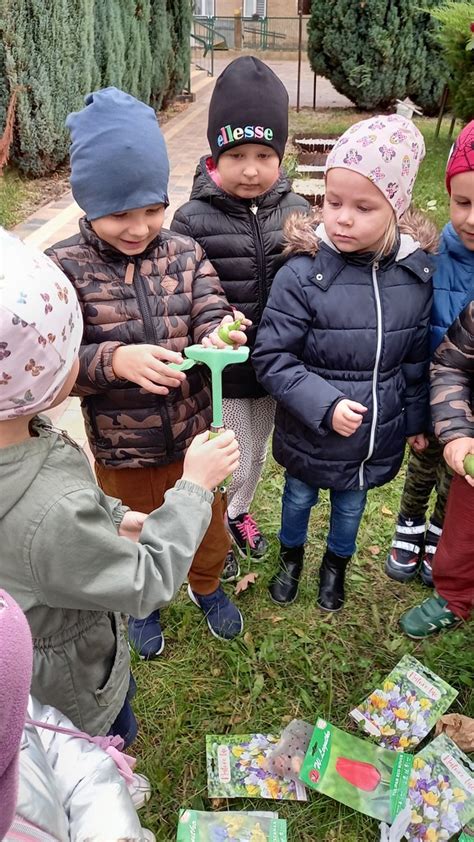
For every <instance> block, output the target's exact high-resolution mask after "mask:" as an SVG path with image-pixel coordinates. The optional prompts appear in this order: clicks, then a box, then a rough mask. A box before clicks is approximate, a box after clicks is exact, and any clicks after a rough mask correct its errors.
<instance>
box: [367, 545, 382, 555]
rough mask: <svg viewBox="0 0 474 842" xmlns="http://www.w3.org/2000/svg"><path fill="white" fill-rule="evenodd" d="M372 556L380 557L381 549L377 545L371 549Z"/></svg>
mask: <svg viewBox="0 0 474 842" xmlns="http://www.w3.org/2000/svg"><path fill="white" fill-rule="evenodd" d="M369 553H370V555H380V547H378V546H377V544H373V546H372V547H369Z"/></svg>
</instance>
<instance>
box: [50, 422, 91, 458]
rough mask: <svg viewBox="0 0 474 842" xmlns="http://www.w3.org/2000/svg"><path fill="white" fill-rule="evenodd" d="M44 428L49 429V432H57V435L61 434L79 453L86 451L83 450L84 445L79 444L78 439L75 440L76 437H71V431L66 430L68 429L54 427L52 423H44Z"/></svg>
mask: <svg viewBox="0 0 474 842" xmlns="http://www.w3.org/2000/svg"><path fill="white" fill-rule="evenodd" d="M42 429H43V430H47V431H48V432H49V433H56V434H57V435H59V436H61V438H63V439H64V440H65V441H67V443H68V444H70V445H71V446H72V447H73V448H74V449H75V450H77V451H78V452H79V453H83V452H84V451H83V450H82V447H80V446H79V445H78V443H77V441H74V439H72V438H71V436H70V435H69V433H67V432H66V430H60V429H59V427H53V425H52V424H43V425H42Z"/></svg>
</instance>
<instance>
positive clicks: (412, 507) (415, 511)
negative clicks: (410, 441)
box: [400, 436, 452, 526]
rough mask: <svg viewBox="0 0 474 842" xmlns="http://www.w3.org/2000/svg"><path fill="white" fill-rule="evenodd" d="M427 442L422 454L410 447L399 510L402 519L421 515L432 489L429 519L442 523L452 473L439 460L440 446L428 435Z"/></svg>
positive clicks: (425, 508) (425, 509)
mask: <svg viewBox="0 0 474 842" xmlns="http://www.w3.org/2000/svg"><path fill="white" fill-rule="evenodd" d="M428 441H429V444H428V447H427V448H426V450H424V451H423V452H422V453H415V451H414V450H411V449H410V455H409V457H408V465H407V475H406V479H405V485H404V486H403V492H402V499H401V501H400V513H401V514H402V515H403V517H405V518H424V517H425V516H426V511H427V509H428V503H429V499H430V494H431V492H432V491H433V489H434V488H435V489H436V503H435V507H434V510H433V514H432V518H431V519H432V520H433V521H434V522H435V523H436V524H437V525H438V526H442V525H443V520H444V512H445V509H446V501H447V499H448V492H449V487H450V485H451V478H452V472H451V469H450V468H448V466H447V464H446V462H445V461H444V459H443V445H442V444H440V443H439V441H438V439H436V438H435V436H428Z"/></svg>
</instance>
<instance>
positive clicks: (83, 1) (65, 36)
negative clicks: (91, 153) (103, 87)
mask: <svg viewBox="0 0 474 842" xmlns="http://www.w3.org/2000/svg"><path fill="white" fill-rule="evenodd" d="M92 2H93V0H8V1H7V2H6V3H5V14H4V21H3V26H4V44H5V68H6V79H7V85H6V87H7V88H8V89H9V90H10V91H11V90H13V89H14V88H15V87H17V86H19V87H20V90H19V93H18V104H17V108H16V123H15V135H14V144H13V156H12V157H13V160H14V161H15V163H17V164H18V166H19V167H20V169H22V170H23V171H24V172H26V173H28V174H31V175H43V174H45V173H47V172H50V171H52V170H54V169H56V167H57V166H58V165H59V164H60V163H61V162H62V161H64V159H65V158H66V156H67V153H68V148H69V133H68V132H67V129H66V127H65V119H66V116H67V114H68V112H69V111H72V110H74V109H75V108H78V107H80V106H81V104H82V97H83V94H84V93H87V92H88V91H89V90H90V89H91V82H92V78H93V72H94V61H93V45H92V36H93V26H92Z"/></svg>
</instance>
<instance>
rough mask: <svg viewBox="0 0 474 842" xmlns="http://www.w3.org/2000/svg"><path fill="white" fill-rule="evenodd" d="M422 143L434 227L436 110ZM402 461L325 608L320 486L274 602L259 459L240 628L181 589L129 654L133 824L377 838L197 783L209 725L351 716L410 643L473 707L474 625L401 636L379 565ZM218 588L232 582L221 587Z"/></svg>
mask: <svg viewBox="0 0 474 842" xmlns="http://www.w3.org/2000/svg"><path fill="white" fill-rule="evenodd" d="M360 117H361V115H359V114H355V113H354V112H353V111H341V110H340V109H339V110H337V111H336V110H334V111H332V112H324V113H322V114H321V112H318V113H317V115H316V116H315V115H314V114H313V112H312V111H307V112H302V113H301V114H300V115H296V114H295V113H292V116H291V129H290V135H291V134H292V133H293V131H295V130H298V131H300V130H301V131H303V130H306V129H307V130H308V131H309V130H311V129H313V128H315V127H316V126H318V127H319V128H320V129H321V130H331V129H334V130H340V131H343V130H344V129H345V128H346V127H347V126H348V125H349V124H350V123H351V122H355V121H356V120H357V119H360ZM416 122H417V125H419V127H420V128H421V129H422V131H423V133H424V135H425V138H426V141H427V145H428V154H427V157H426V159H425V162H424V164H423V166H422V169H421V173H420V176H419V178H418V182H417V187H416V191H415V201H416V203H417V204H418V205H419V206H420V207H426V205H427V202H428V201H431V200H436V202H437V206H436V209H434V210H432V211H430V213H431V214H432V216H433V218H434V219H435V220H436V222H437V223H438V224H439V225H440V226H441V225H442V224H443V223H444V222H445V221H446V219H447V201H446V196H445V191H444V186H443V174H444V166H445V161H446V157H447V154H448V151H449V148H450V143H451V141H449V140H448V139H447V137H446V133H447V128H444V127H443V134H442V137H441V138H440V139H439V140H438V141H436V142H435V141H434V140H433V135H434V125H435V121H434V120H426V119H421V120H417V121H416ZM403 479H404V471H402V472H401V473H400V475H399V476H398V477H397V479H396V480H394V481H393V482H392V483H391V484H390V485H388V486H386V487H384V488H381V489H377V490H375V491H373V492H371V493H370V495H369V501H368V505H367V510H366V513H365V516H364V519H363V522H362V526H361V530H360V536H359V551H358V554H357V557H356V558H355V559H354V561H353V563H352V565H351V567H350V570H349V575H348V593H347V602H346V608H345V610H344V611H343V612H342V613H341V614H338V615H335V616H332V617H331V616H327V615H323V614H321V612H320V611H319V610H318V609H317V608H316V605H315V598H316V592H317V570H318V567H319V563H320V560H321V555H322V552H323V549H324V544H325V536H326V531H327V519H328V511H329V508H328V500H327V494H326V493H324V494H323V495H322V499H321V502H320V504H319V506H317V507H316V508H315V510H314V512H313V517H312V521H311V529H310V535H309V540H308V546H307V551H306V564H305V571H304V575H303V580H302V584H301V589H300V595H299V598H298V600H297V602H296V603H294V604H293V605H291V606H289V607H287V608H286V609H281V608H278V607H277V606H275V605H273V604H272V603H271V602H270V600H269V597H268V596H267V590H266V585H267V582H268V579H269V578H270V575H271V573H272V571H273V569H274V566H275V563H276V559H277V545H278V541H277V538H276V536H277V532H278V527H279V518H280V499H281V492H282V485H283V475H282V470H281V469H280V468H279V467H278V466H277V465H275V463H274V462H273V461H272V460H271V459H269V460H268V463H267V466H266V470H265V474H264V478H263V481H262V482H261V483H260V486H259V490H258V493H257V498H256V501H255V505H254V511H255V513H256V515H257V518H258V521H259V523H260V524H261V526H262V527H263V529H264V531H265V533H266V534H267V535H268V537H269V538H270V539H271V552H270V553H269V555H268V557H267V558H266V559H265V561H264V562H263V563H260V564H258V565H257V564H255V563H251V562H249V561H244V563H243V565H242V573H246V572H248V571H250V570H253V571H257V572H258V574H259V578H258V580H257V583H256V584H255V585H254V586H253V587H251V588H250V589H249V590H248V591H247V592H245V593H243V594H242V595H241V596H239V597H238V598H237V599H238V601H239V605H240V607H241V610H242V612H243V614H244V619H245V633H244V635H243V637H242V638H240V639H238V640H235V641H233V642H231V643H228V644H224V643H221V642H219V641H217V640H215V639H214V638H212V637H211V635H210V634H209V632H208V630H207V626H206V623H205V621H204V620H203V618H202V615H200V613H199V611H198V610H197V609H196V608H195V607H194V606H193V605H192V604H191V603H190V602H189V600H188V599H187V597H186V595H185V591H184V588H183V589H182V592H181V594H180V596H179V597H178V599H177V600H176V602H175V603H174V604H173V605H172V606H171V607H170V608H168V609H167V610H166V611H164V612H163V626H164V633H165V637H166V648H165V651H164V653H163V655H162V656H161V657H160V659H159V660H158V661H156V662H151V663H143V662H141V661H138V660H136V659H135V663H134V673H135V676H136V678H137V683H138V687H139V692H138V694H137V696H136V701H135V709H136V711H137V714H138V717H139V719H140V725H141V734H140V737H139V740H138V742H137V744H136V746H135V747H134V748H135V749H136V754H137V756H138V757H139V769H141V770H142V771H144V772H145V774H147V775H148V776H149V778H150V780H151V782H152V786H153V797H152V800H151V803H150V805H149V806H148V807H147V808H145V809H144V810H143V811H141V815H142V820H143V823H144V824H146V825H148V826H149V827H150V828H151V829H152V830H154V832H155V833H156V836H157V838H158V839H159V840H166V842H168V840H169V841H170V842H171V840H173V839H174V838H175V834H176V822H177V815H178V810H179V808H180V807H183V806H187V807H194V808H195V809H207V810H209V809H213V808H214V809H215V808H216V807H224V808H226V807H228V808H230V809H266V810H268V809H272V808H274V809H278V810H279V812H280V816H282V817H284V818H287V819H288V823H289V836H288V838H289V840H291V842H375V840H378V838H379V831H378V826H377V823H376V822H375V821H373V820H371V819H368V818H365V817H364V816H361V815H360V814H357V813H354V812H353V811H352V810H349V809H347V808H345V807H343V806H342V805H339V804H337V803H336V802H335V801H331V800H330V799H328V798H325V797H324V796H318V795H316V794H315V793H312V794H310V796H309V800H308V802H307V803H306V804H301V803H300V804H285V803H284V802H280V804H278V805H277V804H276V803H272V802H269V801H254V800H248V801H244V800H234V801H229V802H222V803H221V804H216V803H211V802H210V801H209V799H208V798H207V793H206V772H205V735H206V734H207V733H215V734H223V733H235V734H239V733H240V734H242V733H244V734H245V733H249V732H254V731H263V732H268V733H270V732H273V733H275V732H278V731H279V730H281V728H282V727H284V726H285V725H286V724H287V723H288V722H289V720H290V719H292V718H294V717H299V718H303V719H306V720H309V721H311V722H315V720H316V718H317V717H318V716H323V717H324V718H326V719H329V720H330V721H331V722H333V723H334V724H336V725H338V726H340V727H343V728H351V727H352V726H351V724H350V720H349V718H348V712H349V711H350V710H351V708H352V707H354V705H355V704H356V703H357V702H359V701H360V700H361V699H362V698H363V697H364V696H365V695H366V694H367V692H368V691H370V690H371V689H372V688H373V687H375V686H376V684H377V682H378V681H380V679H381V678H382V676H384V675H385V674H386V673H387V672H389V670H390V669H392V667H393V666H394V665H395V664H396V663H397V661H398V660H399V659H400V658H401V656H402V655H403V654H405V653H412V654H414V655H415V656H416V657H418V658H419V659H420V660H421V661H422V662H423V663H425V664H426V665H427V666H429V667H431V668H432V669H434V670H435V671H436V672H437V673H439V675H441V676H442V677H443V678H444V679H446V680H447V681H449V682H450V683H452V684H453V685H454V686H455V687H456V688H457V689H458V690H459V696H458V699H457V701H456V702H455V704H454V705H453V706H452V710H453V711H463V712H464V713H466V714H468V715H471V716H473V715H474V704H473V695H472V686H473V672H472V652H473V651H474V626H473V625H472V624H471V626H464V627H462V628H460V629H458V630H456V631H454V632H451V633H446V634H443V635H439V636H438V637H435V638H433V639H431V640H429V641H425V642H420V643H415V642H413V641H410V640H408V639H407V638H405V637H404V636H403V634H402V633H401V631H400V629H399V627H398V618H399V616H400V614H401V613H402V611H403V610H404V609H405V608H408V607H410V606H412V605H414V604H416V603H418V602H419V601H420V600H421V599H423V598H424V597H426V596H427V595H428V591H427V590H426V589H425V588H424V587H423V586H422V585H421V584H418V583H414V584H410V585H407V586H402V585H398V584H397V583H395V582H393V581H391V580H390V579H388V578H387V577H386V576H385V574H384V571H383V566H384V557H385V554H386V552H387V550H388V547H389V545H390V541H391V538H392V533H393V527H394V521H395V517H396V513H397V510H398V501H399V498H400V494H401V488H402V484H403ZM228 589H229V592H231V591H232V588H231V587H230V586H229V588H228Z"/></svg>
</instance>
